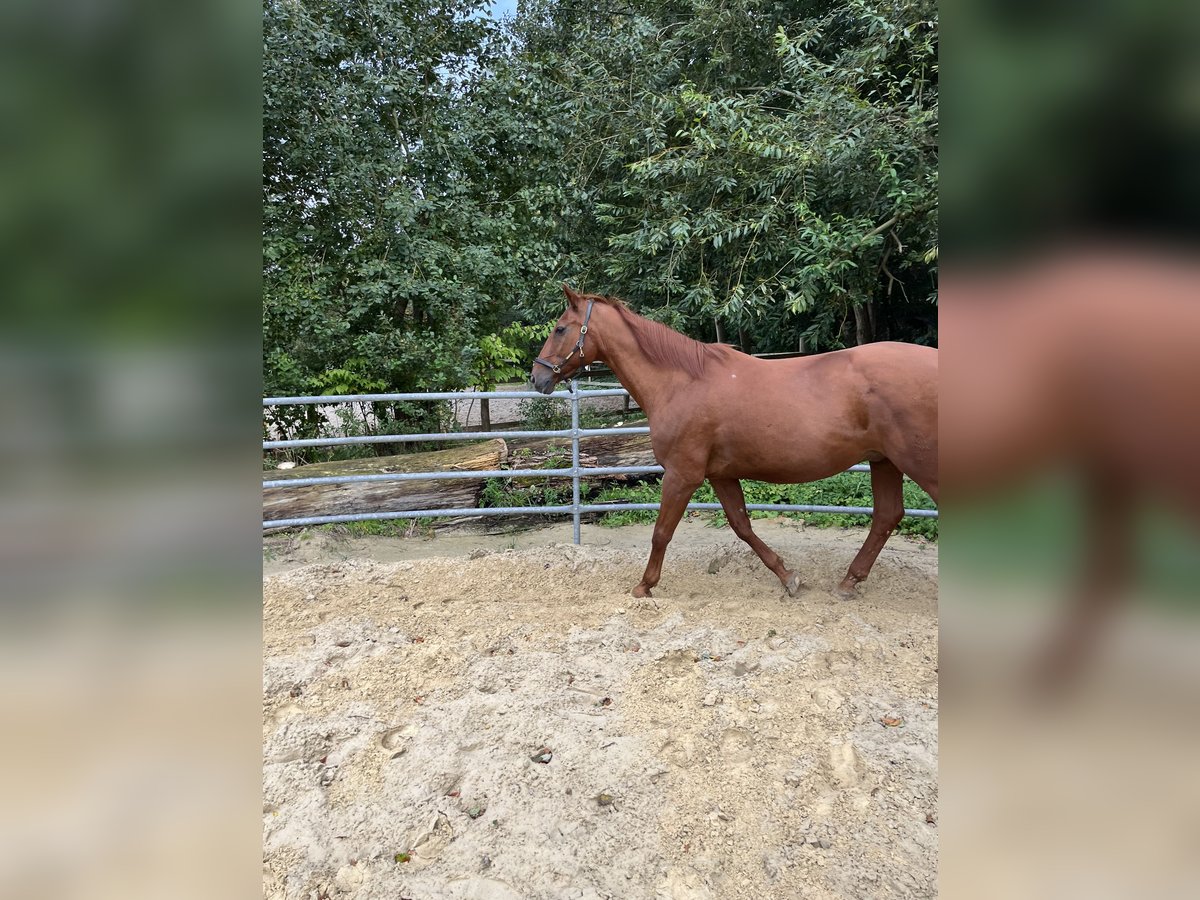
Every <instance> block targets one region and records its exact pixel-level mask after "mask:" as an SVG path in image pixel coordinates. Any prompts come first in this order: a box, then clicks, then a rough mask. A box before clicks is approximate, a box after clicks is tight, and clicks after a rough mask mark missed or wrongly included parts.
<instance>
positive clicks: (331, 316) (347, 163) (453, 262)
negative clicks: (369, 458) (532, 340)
mask: <svg viewBox="0 0 1200 900" xmlns="http://www.w3.org/2000/svg"><path fill="white" fill-rule="evenodd" d="M485 7H486V4H485V3H484V0H445V2H439V3H438V4H428V3H417V4H407V3H405V4H401V3H396V2H390V0H363V2H361V3H357V4H351V5H347V4H343V3H340V2H335V0H265V2H264V9H263V12H264V18H263V42H264V56H263V60H264V61H263V66H264V73H263V74H264V109H263V205H264V222H263V226H264V227H263V230H264V234H263V256H264V273H263V274H264V298H263V334H264V360H263V365H264V381H265V389H266V391H267V392H268V393H285V394H300V393H308V392H312V391H313V390H320V389H333V390H334V392H341V391H340V390H339V389H340V388H348V389H349V388H357V387H362V386H366V385H370V386H372V387H373V388H375V389H376V390H378V389H381V388H380V386H383V387H384V388H386V389H387V390H389V391H405V390H423V389H428V390H438V389H452V388H457V387H463V386H466V385H467V384H469V383H470V381H471V379H472V377H474V376H475V375H476V374H477V373H478V372H479V371H480V369H482V371H483V372H484V373H485V374H486V372H487V364H486V363H485V364H483V365H481V366H475V365H474V362H475V359H476V357H477V356H478V355H479V354H480V344H479V339H480V337H481V336H483V335H486V334H489V333H492V334H503V332H502V331H501V330H500V329H501V328H502V327H503V325H504V324H505V323H504V322H503V321H502V320H504V319H505V318H511V316H512V315H513V310H512V307H513V303H512V298H513V297H515V296H519V295H520V294H521V293H522V292H523V291H524V290H525V289H526V287H527V285H528V283H529V281H530V279H529V277H528V274H527V272H526V269H527V268H528V266H531V265H532V266H533V267H534V269H535V270H536V274H537V278H538V279H539V280H540V279H542V278H543V276H544V273H543V272H542V269H541V268H539V265H540V260H541V250H540V249H538V248H539V246H540V245H539V243H538V240H537V239H536V236H532V235H529V234H528V232H529V227H528V224H527V223H525V222H524V221H523V220H522V217H521V214H520V213H521V210H520V208H519V204H515V203H514V202H513V200H512V198H511V197H508V196H507V194H508V192H509V189H510V185H511V181H512V173H513V171H514V167H520V166H521V164H522V161H521V159H520V158H519V156H517V155H514V154H512V153H510V152H509V150H508V149H507V148H506V147H505V146H504V145H505V135H506V134H507V133H508V132H509V131H517V132H520V131H523V130H524V124H523V123H520V122H517V121H515V120H514V119H513V118H512V117H506V116H505V115H504V114H503V104H499V103H498V102H497V100H498V99H499V98H498V97H497V96H496V94H495V92H496V90H498V89H502V86H497V85H496V83H495V82H494V80H492V79H490V78H489V77H487V73H488V71H489V67H490V66H491V64H492V62H493V60H494V59H495V57H496V53H497V52H499V49H500V33H499V28H498V26H497V25H496V24H495V23H494V22H492V21H491V20H489V19H487V18H484V17H481V16H480V12H481V11H482V10H483V9H484V8H485ZM490 352H491V354H492V358H493V360H494V359H495V353H496V352H497V348H496V347H495V345H492V347H491V348H490ZM500 352H501V354H503V351H500ZM391 414H392V415H393V416H394V417H395V418H397V419H404V418H405V417H406V415H407V413H406V411H405V410H403V409H400V408H396V409H393V410H392V411H391Z"/></svg>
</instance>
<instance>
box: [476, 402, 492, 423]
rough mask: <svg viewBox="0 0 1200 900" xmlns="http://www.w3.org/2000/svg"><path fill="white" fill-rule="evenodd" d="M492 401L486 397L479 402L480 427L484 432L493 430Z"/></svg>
mask: <svg viewBox="0 0 1200 900" xmlns="http://www.w3.org/2000/svg"><path fill="white" fill-rule="evenodd" d="M490 404H491V401H490V400H488V399H487V398H486V397H481V398H480V400H479V425H480V428H481V430H483V431H491V430H492V408H491V405H490Z"/></svg>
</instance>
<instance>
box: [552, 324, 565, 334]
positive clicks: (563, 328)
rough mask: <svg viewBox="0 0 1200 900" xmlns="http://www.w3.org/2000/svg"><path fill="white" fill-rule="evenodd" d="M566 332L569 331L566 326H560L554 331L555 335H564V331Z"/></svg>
mask: <svg viewBox="0 0 1200 900" xmlns="http://www.w3.org/2000/svg"><path fill="white" fill-rule="evenodd" d="M566 330H567V329H566V326H564V325H559V326H558V327H557V328H555V329H554V333H555V334H562V333H563V332H564V331H566Z"/></svg>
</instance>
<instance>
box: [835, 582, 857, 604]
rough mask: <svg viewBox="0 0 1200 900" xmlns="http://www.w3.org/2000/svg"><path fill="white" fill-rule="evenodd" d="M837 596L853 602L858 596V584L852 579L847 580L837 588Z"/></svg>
mask: <svg viewBox="0 0 1200 900" xmlns="http://www.w3.org/2000/svg"><path fill="white" fill-rule="evenodd" d="M837 595H838V596H839V597H841V598H842V599H843V600H853V599H854V598H855V597H857V596H858V582H857V581H854V580H853V579H851V578H847V579H845V580H844V581H843V582H842V583H841V584H839V585H838V586H837Z"/></svg>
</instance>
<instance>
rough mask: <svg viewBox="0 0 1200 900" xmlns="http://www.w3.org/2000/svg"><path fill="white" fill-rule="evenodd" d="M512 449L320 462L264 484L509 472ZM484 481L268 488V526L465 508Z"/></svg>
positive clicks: (486, 445)
mask: <svg viewBox="0 0 1200 900" xmlns="http://www.w3.org/2000/svg"><path fill="white" fill-rule="evenodd" d="M507 459H508V447H507V445H506V444H505V443H504V441H502V440H500V439H498V438H496V439H493V440H490V441H484V442H482V443H479V444H474V443H473V444H470V445H468V446H458V447H451V448H450V449H449V450H434V451H431V452H427V453H405V454H403V455H400V456H379V457H374V458H367V459H348V460H341V461H338V462H328V463H316V464H314V465H310V466H300V467H299V468H295V469H284V470H273V471H270V472H264V473H263V481H290V480H293V479H300V478H321V477H326V476H331V475H384V474H392V473H397V472H403V473H410V472H446V471H469V470H474V471H486V470H488V469H503V468H504V467H505V463H506V461H507ZM485 482H486V479H484V478H445V479H432V478H429V479H424V478H423V479H420V480H418V481H367V482H351V483H349V484H311V485H300V486H296V487H291V486H286V485H285V486H280V487H271V488H263V521H264V522H269V521H271V520H273V519H301V518H307V517H309V516H336V515H343V514H352V513H361V512H395V511H401V510H417V509H465V508H469V507H473V506H475V505H476V503H477V501H478V499H479V492H480V491H481V490H482V489H483V485H484V483H485Z"/></svg>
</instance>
